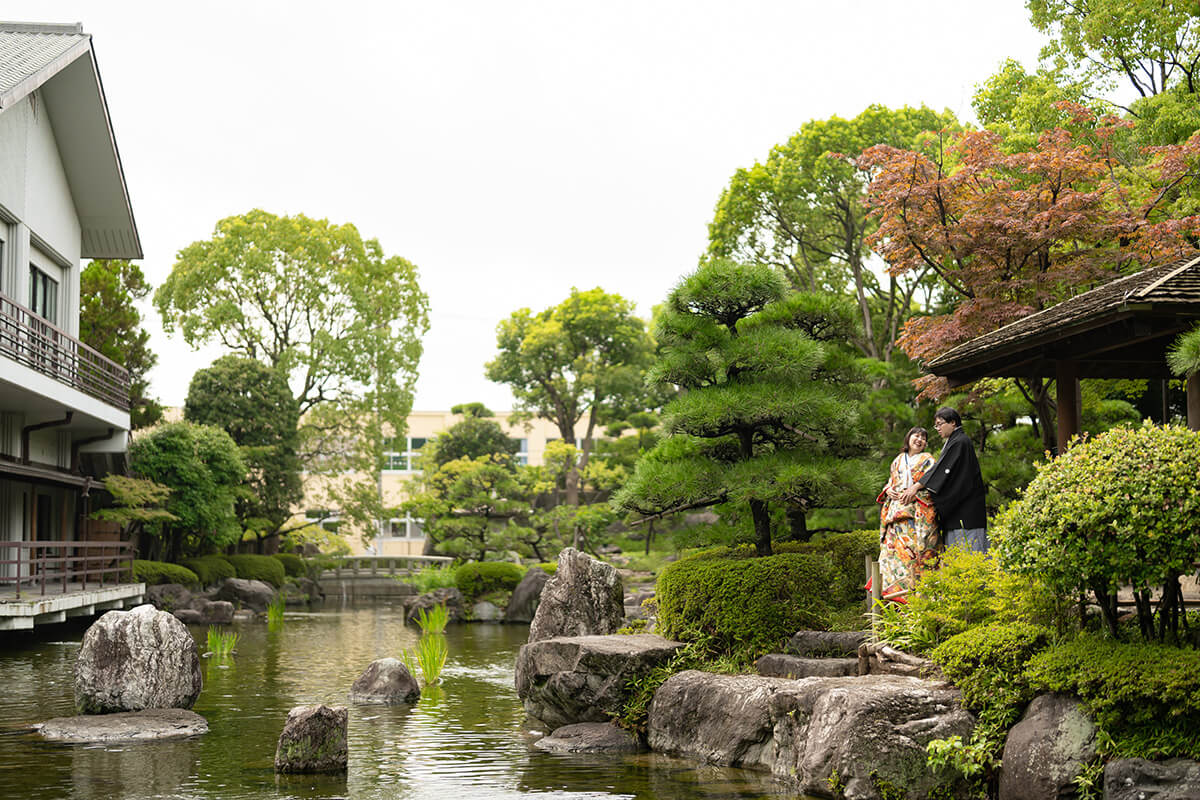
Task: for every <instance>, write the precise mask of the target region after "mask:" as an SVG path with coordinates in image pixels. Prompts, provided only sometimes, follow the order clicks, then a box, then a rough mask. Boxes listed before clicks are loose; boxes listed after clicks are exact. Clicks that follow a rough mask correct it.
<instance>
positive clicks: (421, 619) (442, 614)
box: [417, 603, 450, 633]
mask: <svg viewBox="0 0 1200 800" xmlns="http://www.w3.org/2000/svg"><path fill="white" fill-rule="evenodd" d="M449 621H450V611H449V610H448V609H447V608H446V604H445V603H442V604H441V605H436V606H434V607H433V608H431V609H429V611H426V610H425V609H423V608H419V609H417V625H418V626H420V628H421V633H442V632H443V631H445V630H446V623H447V622H449Z"/></svg>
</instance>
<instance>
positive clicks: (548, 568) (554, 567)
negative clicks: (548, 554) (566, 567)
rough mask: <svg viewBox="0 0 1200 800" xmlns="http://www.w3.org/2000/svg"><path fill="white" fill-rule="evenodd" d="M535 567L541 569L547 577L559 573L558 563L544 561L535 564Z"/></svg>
mask: <svg viewBox="0 0 1200 800" xmlns="http://www.w3.org/2000/svg"><path fill="white" fill-rule="evenodd" d="M533 566H534V567H537V568H538V569H540V570H541V571H542V572H544V573H546V574H547V575H553V574H554V573H556V572H558V562H557V561H543V562H541V563H539V564H534V565H533Z"/></svg>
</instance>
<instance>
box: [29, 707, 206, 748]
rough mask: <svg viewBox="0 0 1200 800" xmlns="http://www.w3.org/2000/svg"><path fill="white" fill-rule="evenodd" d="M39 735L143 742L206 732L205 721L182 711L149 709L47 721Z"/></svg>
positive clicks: (62, 739)
mask: <svg viewBox="0 0 1200 800" xmlns="http://www.w3.org/2000/svg"><path fill="white" fill-rule="evenodd" d="M39 733H41V735H42V736H43V737H44V738H46V739H50V740H52V741H56V742H144V741H153V740H156V739H181V738H184V737H187V736H197V735H199V734H201V733H208V722H206V721H205V719H204V717H202V716H200V715H199V714H197V713H195V712H193V711H187V710H186V709H182V708H150V709H146V710H145V711H123V712H120V713H117V714H96V715H86V716H82V717H59V718H57V719H52V720H47V721H46V722H45V723H44V724H43V725H42V726H41V728H40V730H39Z"/></svg>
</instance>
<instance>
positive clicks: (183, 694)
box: [75, 605, 201, 714]
mask: <svg viewBox="0 0 1200 800" xmlns="http://www.w3.org/2000/svg"><path fill="white" fill-rule="evenodd" d="M200 685H201V684H200V654H199V653H198V652H197V651H196V642H195V640H194V639H192V635H191V634H190V633H188V629H187V627H186V626H185V625H184V624H183V623H182V622H180V621H179V620H177V619H175V617H174V616H172V615H171V614H168V613H167V612H165V611H158V610H157V609H155V608H154V606H151V605H143V606H138V607H137V608H134V609H133V610H131V611H109V612H108V613H107V614H105V615H104V616H102V617H100V619H98V620H96V621H95V622H94V623H92V626H91V627H90V628H88V630H87V633H85V634H84V635H83V644H82V645H81V646H80V648H79V656H78V658H77V659H76V662H75V707H76V708H77V709H78V710H79V712H80V713H82V714H108V713H112V712H117V711H141V710H142V709H146V708H191V707H192V705H193V704H194V703H195V702H196V698H197V697H198V696H199V695H200Z"/></svg>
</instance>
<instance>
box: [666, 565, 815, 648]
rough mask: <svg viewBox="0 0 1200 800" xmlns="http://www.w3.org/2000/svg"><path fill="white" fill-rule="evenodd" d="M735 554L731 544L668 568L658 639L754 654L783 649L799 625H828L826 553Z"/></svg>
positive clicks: (803, 626) (801, 626)
mask: <svg viewBox="0 0 1200 800" xmlns="http://www.w3.org/2000/svg"><path fill="white" fill-rule="evenodd" d="M738 556H739V553H738V551H737V550H736V549H735V550H731V549H729V548H718V549H716V550H708V551H705V552H703V553H698V554H696V555H694V556H690V557H688V558H684V559H681V560H679V561H676V562H675V563H673V564H669V565H667V567H666V568H665V569H664V570H663V571H662V573H661V574H660V575H659V578H658V587H657V591H656V596H657V599H658V627H659V631H660V632H661V633H662V635H663V636H666V637H667V638H671V639H683V640H695V639H697V638H703V637H709V638H711V640H712V643H713V645H714V646H716V647H717V648H719V649H720V650H722V651H724V652H727V653H731V654H736V655H739V656H749V657H753V656H757V655H760V654H762V653H767V652H770V651H771V650H774V649H777V648H779V647H781V646H782V645H783V643H784V642H785V641H786V640H787V639H788V638H789V637H790V636H791V635H792V634H794V633H795V632H796V631H798V630H802V629H805V628H817V629H821V628H825V627H827V625H828V621H827V617H826V614H827V612H828V611H829V604H828V599H829V585H830V581H831V574H830V569H829V560H828V558H827V557H825V556H823V555H820V554H816V553H778V554H776V555H773V556H764V557H761V558H745V557H738Z"/></svg>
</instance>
